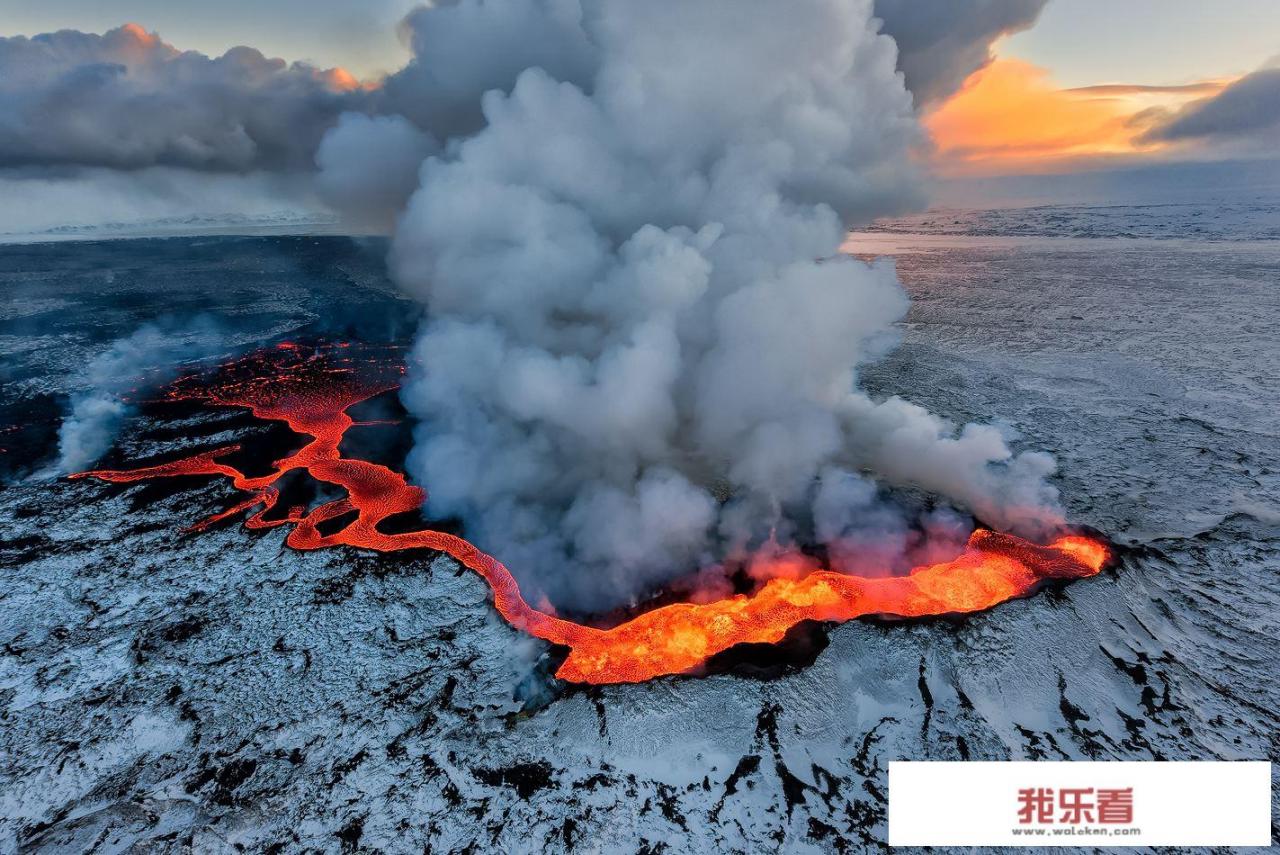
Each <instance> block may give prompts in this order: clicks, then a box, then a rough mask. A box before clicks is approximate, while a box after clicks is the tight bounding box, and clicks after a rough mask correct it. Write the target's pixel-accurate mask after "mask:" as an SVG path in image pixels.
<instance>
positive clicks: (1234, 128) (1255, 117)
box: [1145, 68, 1280, 154]
mask: <svg viewBox="0 0 1280 855" xmlns="http://www.w3.org/2000/svg"><path fill="white" fill-rule="evenodd" d="M1145 139H1147V140H1149V141H1166V142H1178V141H1182V140H1212V141H1216V142H1229V143H1242V144H1244V145H1246V146H1250V145H1252V146H1257V147H1259V148H1265V149H1266V150H1267V151H1268V153H1270V154H1275V146H1276V145H1277V144H1278V143H1280V68H1264V69H1261V70H1259V71H1255V72H1253V73H1252V74H1247V75H1245V76H1244V77H1242V78H1240V79H1239V80H1237V81H1236V82H1235V83H1232V84H1231V85H1230V86H1228V87H1226V88H1225V89H1223V90H1222V91H1221V92H1219V93H1218V94H1217V95H1214V96H1213V97H1211V98H1206V99H1204V100H1201V101H1196V102H1193V103H1191V104H1188V105H1187V106H1186V107H1183V108H1182V109H1181V110H1179V111H1178V112H1176V113H1174V114H1173V116H1172V117H1170V118H1169V119H1168V120H1166V121H1164V122H1162V123H1161V124H1159V125H1158V126H1157V127H1155V128H1154V129H1152V130H1151V131H1148V132H1147V134H1146V136H1145Z"/></svg>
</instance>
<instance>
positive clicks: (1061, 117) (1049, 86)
mask: <svg viewBox="0 0 1280 855" xmlns="http://www.w3.org/2000/svg"><path fill="white" fill-rule="evenodd" d="M1232 81H1233V79H1232V78H1226V79H1217V80H1206V81H1201V82H1198V83H1192V84H1185V85H1170V86H1142V85H1129V84H1120V83H1117V84H1103V85H1097V86H1087V87H1078V88H1074V89H1064V88H1061V87H1059V86H1057V85H1056V83H1055V82H1054V80H1053V77H1052V75H1051V73H1050V72H1049V71H1048V70H1047V69H1044V68H1040V67H1038V66H1036V65H1034V64H1032V63H1030V62H1027V61H1025V60H1022V59H1016V58H1004V57H998V58H997V59H995V60H994V61H993V62H992V63H990V64H989V65H988V66H986V67H985V68H982V69H980V70H978V71H976V72H974V73H973V74H972V75H971V76H970V77H969V78H968V80H966V81H965V84H964V86H963V87H962V88H961V89H960V91H959V92H957V93H956V94H955V95H954V96H952V97H951V98H950V99H948V100H947V101H945V102H944V103H942V104H940V105H939V106H938V107H937V108H936V109H934V110H932V111H930V112H928V113H926V115H925V116H924V125H925V128H926V130H927V131H928V132H929V135H930V138H931V140H932V143H933V150H932V152H931V158H930V159H931V163H932V166H933V168H934V169H935V171H937V172H938V173H939V174H941V175H944V176H976V175H990V174H1011V173H1028V172H1053V171H1061V170H1065V169H1071V168H1076V167H1078V166H1080V165H1082V163H1084V162H1089V161H1096V162H1106V161H1115V160H1123V159H1126V158H1129V157H1132V156H1135V155H1152V154H1157V153H1159V152H1160V151H1161V150H1163V149H1164V148H1167V147H1168V144H1167V143H1158V142H1145V141H1143V140H1142V139H1141V137H1142V135H1143V133H1144V132H1145V131H1146V130H1147V129H1148V128H1149V127H1150V126H1151V124H1152V123H1153V122H1154V121H1155V120H1157V119H1159V118H1162V117H1166V116H1168V115H1170V114H1171V113H1172V112H1173V111H1175V110H1176V109H1178V108H1179V107H1182V106H1184V105H1186V104H1189V103H1191V102H1193V101H1196V100H1199V99H1203V98H1209V97H1212V96H1213V95H1215V94H1217V93H1219V92H1221V91H1222V89H1223V88H1224V87H1226V86H1227V85H1228V84H1230V83H1231V82H1232Z"/></svg>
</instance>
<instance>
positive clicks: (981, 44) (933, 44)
mask: <svg viewBox="0 0 1280 855" xmlns="http://www.w3.org/2000/svg"><path fill="white" fill-rule="evenodd" d="M1048 2H1049V0H875V14H876V15H877V17H879V18H880V19H881V20H882V21H884V32H885V33H887V34H888V35H890V36H892V37H893V39H894V41H896V42H897V43H898V51H899V56H898V68H899V69H900V70H901V71H902V73H903V74H904V75H905V76H906V79H907V88H908V89H910V90H911V92H912V93H913V94H914V95H915V98H916V104H917V105H920V106H927V105H929V104H934V103H937V102H939V101H942V100H944V99H946V98H947V97H948V96H950V95H951V94H953V93H954V92H955V91H956V90H957V89H959V88H960V84H962V83H963V82H964V80H965V78H966V77H968V76H969V75H970V74H972V73H973V72H975V71H977V70H978V69H980V68H982V67H984V66H985V65H986V64H987V63H989V62H991V59H992V57H991V43H992V42H994V41H995V40H996V39H998V38H1000V37H1001V36H1004V35H1008V34H1010V33H1016V32H1019V31H1020V30H1025V29H1028V28H1029V27H1030V26H1031V25H1032V24H1034V23H1035V21H1036V18H1037V17H1039V15H1040V12H1041V10H1043V9H1044V7H1045V5H1046V4H1047V3H1048Z"/></svg>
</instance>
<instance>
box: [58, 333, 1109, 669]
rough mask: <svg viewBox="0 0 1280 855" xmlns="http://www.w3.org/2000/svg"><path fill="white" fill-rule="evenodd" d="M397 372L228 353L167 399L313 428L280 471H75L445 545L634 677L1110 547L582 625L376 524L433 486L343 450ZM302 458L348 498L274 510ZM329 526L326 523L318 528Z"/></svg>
mask: <svg viewBox="0 0 1280 855" xmlns="http://www.w3.org/2000/svg"><path fill="white" fill-rule="evenodd" d="M402 373H403V368H402V367H401V365H400V363H399V361H398V360H397V359H396V358H395V356H393V355H392V354H389V353H388V352H385V351H377V350H372V349H371V350H367V351H365V350H362V349H359V348H348V347H346V346H345V345H343V346H338V347H316V348H310V347H300V346H298V345H293V344H288V345H281V346H278V347H277V348H276V349H275V350H272V351H264V352H262V353H258V354H254V355H252V356H250V357H246V358H244V359H241V360H237V361H236V362H233V363H230V364H229V365H228V366H225V367H224V369H223V370H222V371H221V372H219V373H218V375H217V376H215V377H214V378H213V380H212V381H202V380H190V379H189V380H186V381H179V382H178V383H177V384H175V385H174V387H173V388H172V389H171V391H170V392H169V397H170V398H171V399H173V400H197V401H203V402H205V403H208V404H212V405H216V406H227V407H245V408H248V409H249V410H251V411H252V412H253V414H254V415H255V416H256V417H257V418H260V419H265V420H278V421H283V422H285V423H287V424H288V425H289V427H290V428H291V429H292V430H293V431H295V432H296V433H298V434H302V435H304V436H309V437H311V440H310V442H308V443H306V444H305V445H304V446H303V447H302V448H301V449H299V450H298V451H296V452H294V453H293V454H290V455H289V456H287V457H285V458H283V459H281V460H278V461H275V463H274V467H273V469H272V471H270V472H268V473H267V474H265V475H262V476H258V477H248V476H246V475H245V474H244V473H242V472H241V471H240V470H239V469H237V468H235V467H234V466H231V465H229V464H227V463H226V462H225V458H226V457H227V456H228V455H230V454H231V453H232V452H234V451H237V450H239V446H234V445H232V446H224V447H222V448H216V449H212V450H210V451H205V452H202V453H200V454H196V455H193V456H191V457H186V458H183V459H181V460H175V461H172V462H169V463H162V464H159V465H156V466H149V467H145V468H140V469H132V470H98V471H93V472H85V473H80V474H78V475H74V476H72V477H74V478H86V477H92V478H97V479H99V480H102V481H110V482H115V483H130V482H137V481H147V480H151V479H155V478H169V477H176V476H193V475H195V476H200V475H213V476H223V477H226V478H229V479H231V481H232V483H233V484H234V485H235V487H236V488H237V489H238V490H241V491H243V492H244V493H246V494H247V495H246V498H245V499H244V500H243V501H241V502H239V503H237V504H235V505H234V506H232V507H231V508H229V509H228V510H226V511H223V512H221V513H218V514H216V515H214V516H212V517H209V518H207V519H204V520H201V521H198V522H196V523H194V524H193V525H192V526H191V528H192V529H194V530H197V531H199V530H203V529H206V528H208V527H209V526H210V525H212V524H214V523H217V522H220V521H222V520H225V519H228V518H231V517H234V516H236V515H238V514H241V513H244V512H246V511H249V510H253V509H255V508H256V509H257V510H255V511H254V512H253V513H252V514H251V515H250V516H249V517H248V519H247V521H246V523H245V525H246V527H247V528H250V529H264V528H273V527H277V526H291V527H292V529H291V530H290V531H289V534H288V537H287V539H286V543H287V544H288V545H289V546H290V547H292V548H294V549H299V550H314V549H325V548H329V547H335V546H350V547H356V548H361V549H370V550H375V551H378V552H393V551H400V550H408V549H427V550H434V551H438V552H444V553H447V554H448V555H450V556H452V557H453V558H454V559H456V560H457V561H459V562H461V563H462V564H463V565H465V566H466V567H468V568H470V569H471V570H473V571H475V572H476V573H478V574H479V575H480V576H482V577H483V578H484V579H485V581H486V582H487V583H488V584H489V587H490V588H491V589H492V591H493V599H494V605H495V607H496V608H497V610H498V612H499V613H500V614H501V615H502V617H503V618H504V619H506V620H507V621H508V622H509V623H510V624H511V625H513V626H515V627H517V628H519V629H521V630H523V631H525V632H527V633H529V634H530V635H533V636H536V637H538V638H541V639H544V640H546V641H548V642H551V643H553V644H558V645H563V646H565V647H567V648H569V655H568V657H567V658H566V659H565V660H564V662H563V663H562V664H561V666H560V668H559V670H558V671H557V673H556V676H557V677H559V678H560V679H563V680H567V681H571V682H579V683H595V684H607V683H635V682H642V681H645V680H649V679H652V678H655V677H660V676H664V675H669V674H681V673H689V672H693V671H696V670H697V669H699V668H700V666H702V665H703V664H704V663H705V662H706V661H707V660H708V659H710V658H711V657H713V656H715V655H716V654H719V653H722V652H723V651H726V650H728V649H730V648H731V647H734V646H735V645H740V644H775V643H777V642H779V641H781V640H782V639H783V637H784V636H785V635H786V634H787V632H788V630H790V629H791V628H792V627H795V626H797V625H798V624H800V623H802V622H804V621H847V620H851V619H853V618H858V617H863V616H868V615H879V616H893V617H904V618H915V617H928V616H935V615H947V614H963V613H969V612H976V611H981V610H984V609H989V608H991V607H993V606H995V605H998V604H999V603H1002V602H1005V601H1007V600H1010V599H1012V598H1015V597H1021V596H1026V595H1028V594H1030V593H1032V592H1033V591H1034V590H1035V589H1036V588H1037V587H1038V586H1039V585H1041V584H1042V583H1044V582H1046V581H1048V580H1067V579H1079V578H1084V577H1088V576H1093V575H1095V574H1097V573H1098V572H1099V571H1101V569H1102V568H1103V567H1104V566H1105V565H1106V564H1107V563H1108V562H1109V561H1110V557H1111V553H1110V550H1109V548H1108V547H1107V546H1106V545H1105V544H1104V543H1102V542H1101V541H1099V540H1097V539H1095V538H1093V537H1089V536H1085V535H1079V534H1073V533H1064V534H1060V535H1058V536H1057V537H1054V538H1053V539H1051V540H1050V541H1049V542H1048V543H1047V545H1043V546H1041V545H1036V544H1034V543H1031V542H1029V541H1027V540H1024V539H1021V538H1018V537H1015V536H1013V535H1009V534H1000V533H997V532H994V531H988V530H985V529H979V530H976V531H974V532H973V533H972V535H971V536H970V537H969V539H968V543H967V545H966V546H965V548H964V551H963V552H962V553H961V554H960V555H959V556H958V557H956V558H954V559H952V560H950V561H944V562H941V563H934V564H927V565H922V566H918V567H915V568H914V569H913V570H911V572H910V573H908V574H906V575H891V576H876V577H869V576H857V575H851V574H848V573H841V572H836V571H833V570H829V569H814V570H812V571H811V572H808V573H805V574H786V575H770V574H765V576H764V577H762V578H767V581H764V582H763V584H761V585H760V586H759V587H757V588H756V589H755V590H754V591H752V592H750V593H745V594H737V595H733V596H728V597H724V598H721V599H717V600H714V601H711V602H696V603H695V602H686V603H676V604H672V605H666V606H663V607H661V608H657V609H653V610H652V611H648V612H645V613H642V614H640V615H638V616H636V617H634V618H632V619H631V620H628V621H626V622H624V623H621V624H619V625H617V626H614V627H612V628H609V629H600V628H594V627H590V626H584V625H582V624H579V623H575V622H572V621H568V620H564V619H562V618H559V617H556V616H554V615H552V614H548V613H547V612H545V611H542V610H539V609H537V608H534V607H533V606H531V605H530V604H529V603H528V602H527V601H526V600H525V599H524V597H523V596H522V594H521V591H520V588H519V585H518V584H517V583H516V580H515V578H514V577H513V576H512V574H511V572H510V571H509V570H508V569H507V568H506V567H505V566H504V565H503V564H502V563H501V562H499V561H498V560H497V559H496V558H494V557H493V556H491V555H488V554H486V553H484V552H482V551H480V550H479V549H477V548H476V547H475V546H473V545H472V544H471V543H470V542H468V541H466V540H464V539H462V538H461V537H458V536H455V535H452V534H447V533H445V532H441V531H432V530H423V531H410V532H403V533H396V534H389V533H385V532H383V531H381V530H379V523H381V522H382V521H384V520H386V519H388V518H389V517H392V516H395V515H397V514H402V513H405V512H410V511H416V510H418V509H419V508H420V507H421V506H422V505H423V502H424V501H425V499H426V493H425V491H424V490H423V489H421V488H420V487H417V486H414V485H411V484H409V483H408V482H407V480H406V479H405V476H404V475H402V474H401V473H399V472H395V471H393V470H391V469H389V468H387V467H385V466H381V465H378V464H374V463H369V462H367V461H364V460H358V459H350V458H345V457H343V456H342V453H341V451H340V450H339V445H340V443H341V442H342V439H343V436H344V435H345V434H346V432H347V431H348V430H349V429H350V428H351V427H352V426H354V425H356V424H357V422H356V421H355V420H353V419H352V417H351V416H350V415H349V414H348V410H349V409H350V408H351V407H353V406H355V405H356V404H359V403H361V402H364V401H367V400H369V399H371V398H373V397H375V396H377V395H380V394H382V393H384V392H387V391H388V390H391V389H394V388H396V387H397V385H398V384H399V382H400V378H401V375H402ZM299 470H303V471H305V472H306V473H308V474H309V475H310V476H311V477H313V478H315V479H317V480H318V481H321V482H325V483H327V484H330V485H333V486H335V487H337V488H340V489H341V490H344V491H345V492H346V496H345V498H340V499H336V500H333V501H329V502H325V503H323V504H320V505H319V506H317V507H315V508H311V509H307V508H304V507H294V508H289V509H287V512H286V513H284V514H283V515H282V516H281V515H279V514H276V515H274V516H275V518H274V519H267V514H268V512H269V511H271V510H272V509H274V508H275V506H276V504H277V503H278V501H279V498H280V491H279V488H278V487H277V484H278V482H279V481H280V479H281V478H282V477H284V476H285V475H286V474H288V473H291V472H296V471H299ZM353 513H354V517H352V514H353ZM344 516H345V517H348V518H350V519H349V521H348V522H347V523H346V524H345V525H341V526H339V527H338V528H337V529H336V530H332V529H333V525H332V524H333V522H334V521H335V520H337V519H338V518H339V517H344ZM326 524H329V525H326ZM322 526H324V531H325V532H328V533H322V531H321V527H322Z"/></svg>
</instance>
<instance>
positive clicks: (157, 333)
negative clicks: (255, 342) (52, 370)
mask: <svg viewBox="0 0 1280 855" xmlns="http://www.w3.org/2000/svg"><path fill="white" fill-rule="evenodd" d="M222 346H223V338H222V335H221V333H220V332H219V331H218V329H217V327H216V326H215V325H214V324H213V322H212V321H209V320H206V319H201V320H199V321H196V322H194V323H192V324H190V325H187V326H179V325H177V324H175V323H166V324H147V325H145V326H142V327H139V328H138V330H137V331H136V332H134V333H133V334H132V335H129V336H128V337H126V338H122V339H119V340H117V341H116V342H114V343H113V344H112V345H111V346H110V347H109V348H107V350H106V351H104V352H103V353H101V354H99V355H98V356H97V357H96V358H94V359H93V360H92V361H91V362H90V363H89V366H88V368H87V369H86V371H85V376H84V378H83V381H82V382H83V385H84V386H85V388H84V389H82V391H79V392H77V393H76V394H74V395H72V396H71V401H70V405H69V407H70V409H69V411H68V413H67V416H66V418H65V419H64V420H63V422H62V426H61V427H60V428H59V430H58V462H57V464H56V465H55V471H56V474H60V475H68V474H71V473H74V472H81V471H83V470H85V469H87V468H88V467H90V466H92V465H93V464H94V463H95V462H96V461H97V460H98V459H99V458H100V457H102V455H103V454H105V453H106V452H107V450H108V449H110V448H111V444H112V442H114V441H115V438H116V436H117V434H118V433H119V431H120V427H121V426H122V424H123V423H124V421H125V419H127V418H128V417H129V416H130V415H131V414H132V413H133V411H134V405H133V403H132V402H131V400H130V398H131V395H132V394H134V393H136V392H137V391H138V390H139V388H142V387H155V386H156V385H159V384H160V383H163V382H164V381H165V380H167V379H169V378H171V377H172V376H173V375H174V374H175V373H176V372H177V371H178V370H179V368H180V367H181V364H182V363H183V362H186V361H189V360H194V359H201V358H204V357H207V356H210V355H212V354H214V353H217V352H218V351H219V350H220V349H221V348H222ZM51 474H52V473H51Z"/></svg>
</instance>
